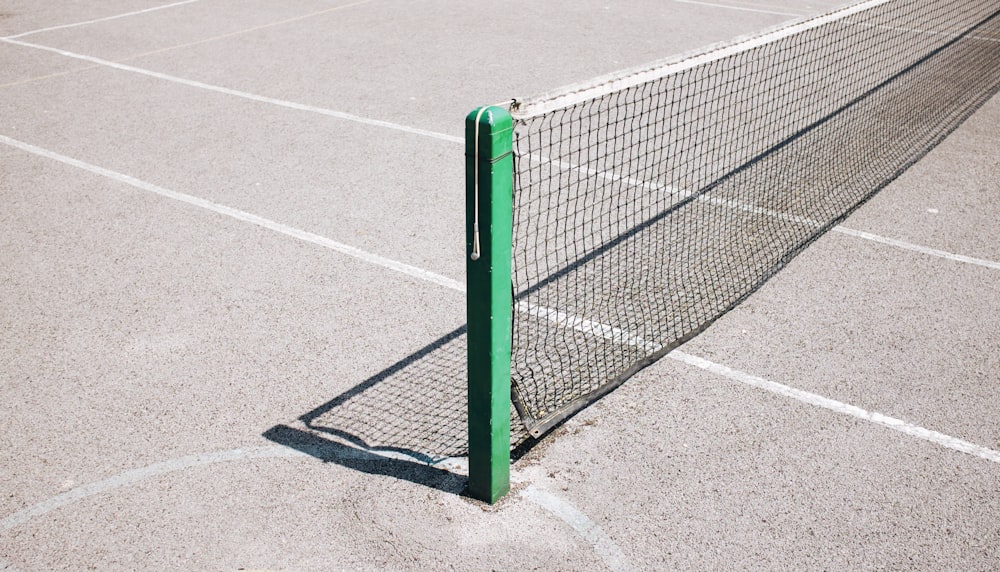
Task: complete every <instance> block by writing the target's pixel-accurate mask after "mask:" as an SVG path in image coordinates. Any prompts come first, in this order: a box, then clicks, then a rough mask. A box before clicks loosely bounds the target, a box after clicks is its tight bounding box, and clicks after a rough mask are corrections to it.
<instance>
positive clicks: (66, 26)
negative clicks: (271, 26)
mask: <svg viewBox="0 0 1000 572" xmlns="http://www.w3.org/2000/svg"><path fill="white" fill-rule="evenodd" d="M199 1H200V0H183V1H182V2H174V3H173V4H164V5H163V6H154V7H153V8H146V9H145V10H137V11H135V12H127V13H125V14H118V15H116V16H107V17H104V18H97V19H96V20H87V21H86V22H76V23H73V24H62V25H59V26H51V27H48V28H41V29H38V30H31V31H30V32H21V33H20V34H15V35H13V36H5V37H3V38H0V39H2V40H11V39H13V38H22V37H24V36H30V35H31V34H40V33H42V32H51V31H53V30H63V29H65V28H75V27H77V26H86V25H88V24H97V23H98V22H107V21H109V20H117V19H119V18H128V17H129V16H137V15H139V14H146V13H148V12H155V11H157V10H165V9H167V8H175V7H177V6H183V5H184V4H191V3H193V2H199Z"/></svg>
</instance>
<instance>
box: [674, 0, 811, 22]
mask: <svg viewBox="0 0 1000 572" xmlns="http://www.w3.org/2000/svg"><path fill="white" fill-rule="evenodd" d="M674 2H677V3H678V4H697V5H699V6H711V7H713V8H727V9H729V10H741V11H743V12H758V13H760V14H774V15H776V16H795V17H800V18H801V17H802V16H805V14H799V13H792V12H778V11H776V10H765V9H763V8H748V7H744V6H733V5H731V4H716V3H714V2H700V1H698V0H674Z"/></svg>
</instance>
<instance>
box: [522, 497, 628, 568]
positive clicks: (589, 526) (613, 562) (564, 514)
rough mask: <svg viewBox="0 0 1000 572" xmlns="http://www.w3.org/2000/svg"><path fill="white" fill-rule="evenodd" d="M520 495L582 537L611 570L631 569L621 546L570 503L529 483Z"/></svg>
mask: <svg viewBox="0 0 1000 572" xmlns="http://www.w3.org/2000/svg"><path fill="white" fill-rule="evenodd" d="M521 496H523V497H524V498H526V499H528V500H530V501H531V502H533V503H535V504H537V505H538V506H540V507H542V508H544V509H545V510H547V511H548V512H549V513H551V514H553V515H555V516H556V517H557V518H559V519H560V520H562V521H563V522H565V523H566V524H568V525H569V526H570V527H571V528H572V529H573V530H575V531H576V532H577V534H579V535H580V536H582V537H583V538H584V540H586V541H587V542H588V543H590V545H591V546H592V547H593V548H594V552H596V553H597V555H598V556H600V557H601V560H603V561H604V563H605V564H607V566H608V568H609V569H611V570H612V571H613V572H627V571H630V570H632V566H630V565H629V563H628V559H627V558H625V554H623V553H622V551H621V548H619V547H618V545H617V544H615V543H614V541H613V540H611V537H609V536H608V535H607V534H606V533H605V532H604V530H603V529H602V528H601V527H600V526H598V525H597V524H595V523H594V522H593V521H592V520H590V519H589V518H587V515H585V514H583V513H582V512H580V510H578V509H577V508H576V507H574V506H573V505H572V504H570V503H569V502H568V501H566V500H564V499H561V498H559V497H557V496H556V495H554V494H552V493H550V492H548V491H545V490H542V489H540V488H538V487H536V486H534V485H529V486H528V487H527V488H526V489H524V490H523V491H521Z"/></svg>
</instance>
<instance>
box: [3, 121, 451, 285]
mask: <svg viewBox="0 0 1000 572" xmlns="http://www.w3.org/2000/svg"><path fill="white" fill-rule="evenodd" d="M0 143H4V144H6V145H9V146H11V147H15V148H17V149H20V150H22V151H26V152H28V153H31V154H34V155H38V156H39V157H45V158H46V159H51V160H53V161H57V162H59V163H63V164H66V165H70V166H72V167H76V168H78V169H82V170H84V171H88V172H90V173H93V174H95V175H100V176H102V177H106V178H108V179H112V180H114V181H118V182H120V183H124V184H126V185H129V186H131V187H135V188H137V189H142V190H144V191H149V192H151V193H155V194H157V195H160V196H163V197H166V198H169V199H173V200H176V201H180V202H182V203H187V204H189V205H192V206H195V207H199V208H203V209H205V210H208V211H211V212H214V213H217V214H220V215H223V216H227V217H230V218H234V219H236V220H239V221H243V222H248V223H250V224H253V225H257V226H259V227H262V228H265V229H267V230H271V231H274V232H277V233H280V234H284V235H286V236H290V237H292V238H296V239H298V240H302V241H305V242H309V243H312V244H315V245H317V246H322V247H324V248H328V249H330V250H334V251H336V252H339V253H341V254H345V255H347V256H350V257H353V258H357V259H359V260H362V261H364V262H367V263H369V264H373V265H375V266H381V267H383V268H388V269H390V270H394V271H396V272H399V273H402V274H405V275H407V276H411V277H413V278H417V279H419V280H424V281H427V282H431V283H434V284H437V285H439V286H444V287H445V288H449V289H451V290H457V291H459V292H464V291H465V284H463V283H462V282H459V281H458V280H453V279H451V278H448V277H447V276H442V275H440V274H435V273H434V272H430V271H427V270H424V269H423V268H418V267H416V266H412V265H409V264H406V263H403V262H399V261H397V260H393V259H390V258H386V257H384V256H379V255H378V254H374V253H371V252H368V251H365V250H362V249H360V248H356V247H354V246H350V245H348V244H344V243H342V242H337V241H335V240H331V239H329V238H326V237H324V236H320V235H318V234H313V233H311V232H306V231H304V230H299V229H297V228H293V227H290V226H288V225H284V224H281V223H279V222H275V221H272V220H269V219H265V218H263V217H260V216H257V215H255V214H251V213H248V212H244V211H241V210H238V209H234V208H232V207H227V206H225V205H220V204H218V203H213V202H211V201H208V200H205V199H202V198H199V197H195V196H192V195H188V194H185V193H180V192H177V191H171V190H170V189H165V188H163V187H160V186H157V185H154V184H152V183H147V182H145V181H141V180H139V179H136V178H135V177H130V176H128V175H124V174H122V173H118V172H116V171H112V170H110V169H105V168H103V167H98V166H97V165H91V164H90V163H85V162H84V161H80V160H78V159H73V158H72V157H67V156H65V155H60V154H59V153H56V152H54V151H49V150H47V149H42V148H41V147H37V146H35V145H31V144H30V143H24V142H23V141H18V140H17V139H11V138H10V137H6V136H4V135H0Z"/></svg>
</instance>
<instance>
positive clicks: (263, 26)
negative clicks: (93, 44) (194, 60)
mask: <svg viewBox="0 0 1000 572" xmlns="http://www.w3.org/2000/svg"><path fill="white" fill-rule="evenodd" d="M372 1H373V0H359V1H357V2H351V3H350V4H341V5H339V6H334V7H332V8H326V9H324V10H319V11H317V12H310V13H309V14H303V15H301V16H294V17H291V18H288V19H285V20H281V21H278V22H271V23H270V24H261V25H259V26H254V27H252V28H246V29H243V30H236V31H235V32H229V33H227V34H220V35H218V36H212V37H211V38H205V39H203V40H196V41H194V42H188V43H186V44H178V45H176V46H168V47H166V48H160V49H158V50H151V51H148V52H141V53H138V54H133V55H131V56H128V57H126V58H122V59H120V60H118V61H130V60H135V59H138V58H142V57H146V56H151V55H154V54H160V53H163V52H169V51H171V50H179V49H182V48H190V47H192V46H197V45H200V44H207V43H209V42H216V41H219V40H224V39H226V38H232V37H235V36H240V35H243V34H249V33H250V32H256V31H259V30H264V29H267V28H273V27H274V26H281V25H283V24H291V23H292V22H298V21H300V20H306V19H308V18H314V17H316V16H321V15H323V14H329V13H330V12H336V11H337V10H343V9H345V8H353V7H355V6H360V5H362V4H368V3H370V2H372Z"/></svg>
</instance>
